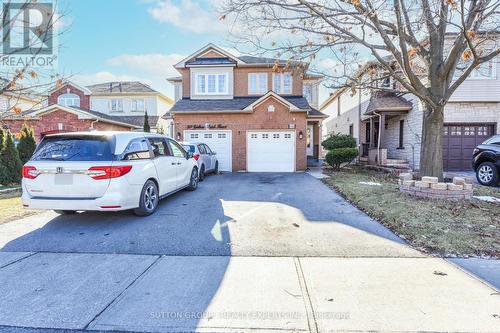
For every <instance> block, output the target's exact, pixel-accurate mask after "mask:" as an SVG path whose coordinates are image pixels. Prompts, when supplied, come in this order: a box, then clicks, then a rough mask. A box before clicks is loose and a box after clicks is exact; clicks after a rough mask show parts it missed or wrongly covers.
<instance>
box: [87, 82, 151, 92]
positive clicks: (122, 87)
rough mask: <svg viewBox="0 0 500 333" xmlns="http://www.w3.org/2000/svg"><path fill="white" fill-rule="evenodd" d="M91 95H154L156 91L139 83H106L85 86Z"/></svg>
mask: <svg viewBox="0 0 500 333" xmlns="http://www.w3.org/2000/svg"><path fill="white" fill-rule="evenodd" d="M87 88H88V89H89V90H90V91H91V92H92V93H97V94H98V93H104V94H112V93H154V92H157V91H156V90H154V89H152V88H151V87H150V86H148V85H147V84H144V83H142V82H139V81H121V82H106V83H98V84H93V85H90V86H87Z"/></svg>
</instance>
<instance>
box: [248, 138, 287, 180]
mask: <svg viewBox="0 0 500 333" xmlns="http://www.w3.org/2000/svg"><path fill="white" fill-rule="evenodd" d="M247 169H248V171H249V172H293V171H295V132H294V131H249V132H247Z"/></svg>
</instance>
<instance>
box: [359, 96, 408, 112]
mask: <svg viewBox="0 0 500 333" xmlns="http://www.w3.org/2000/svg"><path fill="white" fill-rule="evenodd" d="M412 107H413V104H412V103H411V102H409V101H408V100H406V99H405V98H403V97H401V96H397V95H396V94H394V93H392V92H385V91H377V92H374V93H373V94H372V96H371V97H370V103H369V104H368V107H367V108H366V111H365V114H372V113H373V112H374V111H390V110H410V109H411V108H412Z"/></svg>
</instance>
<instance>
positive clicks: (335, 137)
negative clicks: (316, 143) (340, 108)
mask: <svg viewBox="0 0 500 333" xmlns="http://www.w3.org/2000/svg"><path fill="white" fill-rule="evenodd" d="M321 145H322V146H323V148H325V149H326V150H332V149H336V148H356V145H357V144H356V139H354V138H353V137H352V136H350V135H348V134H340V133H339V134H332V135H330V137H329V138H327V139H326V140H324V141H323V142H321Z"/></svg>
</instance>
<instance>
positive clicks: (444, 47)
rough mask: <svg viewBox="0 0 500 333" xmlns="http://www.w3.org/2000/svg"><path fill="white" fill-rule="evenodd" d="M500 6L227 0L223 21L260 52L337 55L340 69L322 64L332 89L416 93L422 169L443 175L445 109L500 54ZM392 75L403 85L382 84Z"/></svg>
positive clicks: (435, 0)
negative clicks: (420, 108)
mask: <svg viewBox="0 0 500 333" xmlns="http://www.w3.org/2000/svg"><path fill="white" fill-rule="evenodd" d="M499 10H500V2H499V1H498V0H471V1H466V0H391V1H386V0H311V1H308V0H225V2H224V3H223V5H222V8H221V13H222V16H221V19H225V20H226V21H227V22H229V23H230V24H233V27H234V29H235V33H234V34H233V36H237V41H238V43H246V44H247V45H248V44H249V45H252V46H254V47H255V48H256V50H260V51H262V52H267V51H271V52H273V53H274V54H275V55H277V56H288V57H289V58H290V59H293V60H304V59H314V58H316V57H318V56H321V57H322V58H325V57H326V58H329V59H332V61H334V62H335V63H336V64H337V65H336V66H335V67H336V69H335V70H334V71H333V72H329V71H325V70H324V69H323V74H324V75H325V76H326V77H327V78H329V80H330V82H331V83H330V85H331V86H332V87H340V86H345V85H348V86H350V87H351V88H352V89H353V90H355V89H359V88H368V89H378V90H389V91H391V90H392V91H395V92H397V93H401V92H403V93H411V94H413V95H415V96H416V97H417V98H418V99H419V100H420V101H421V103H422V105H423V106H424V118H423V133H422V145H421V160H420V170H421V173H422V174H425V175H429V176H437V177H439V178H442V176H443V161H442V138H443V134H442V130H443V118H444V116H443V113H444V106H445V105H446V103H447V102H448V100H449V99H450V97H451V95H452V94H453V93H454V92H455V91H456V89H457V88H458V87H459V86H460V84H462V83H463V81H464V80H465V79H466V78H467V77H468V76H469V75H470V74H471V73H472V71H473V70H475V69H477V68H478V67H479V66H480V65H481V64H483V63H486V62H488V61H490V60H491V59H493V58H494V57H495V56H497V55H498V54H499V53H500V48H499V47H498V45H499V44H498V37H499V32H500V25H499V21H500V20H499V17H500V12H499ZM240 45H241V44H240ZM368 59H372V60H373V61H371V62H367V60H368ZM362 64H365V65H362ZM360 73H361V75H360ZM386 76H387V77H392V78H394V79H395V80H396V82H397V83H398V84H397V89H394V87H381V85H380V84H379V82H380V80H381V79H383V78H384V77H386Z"/></svg>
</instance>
